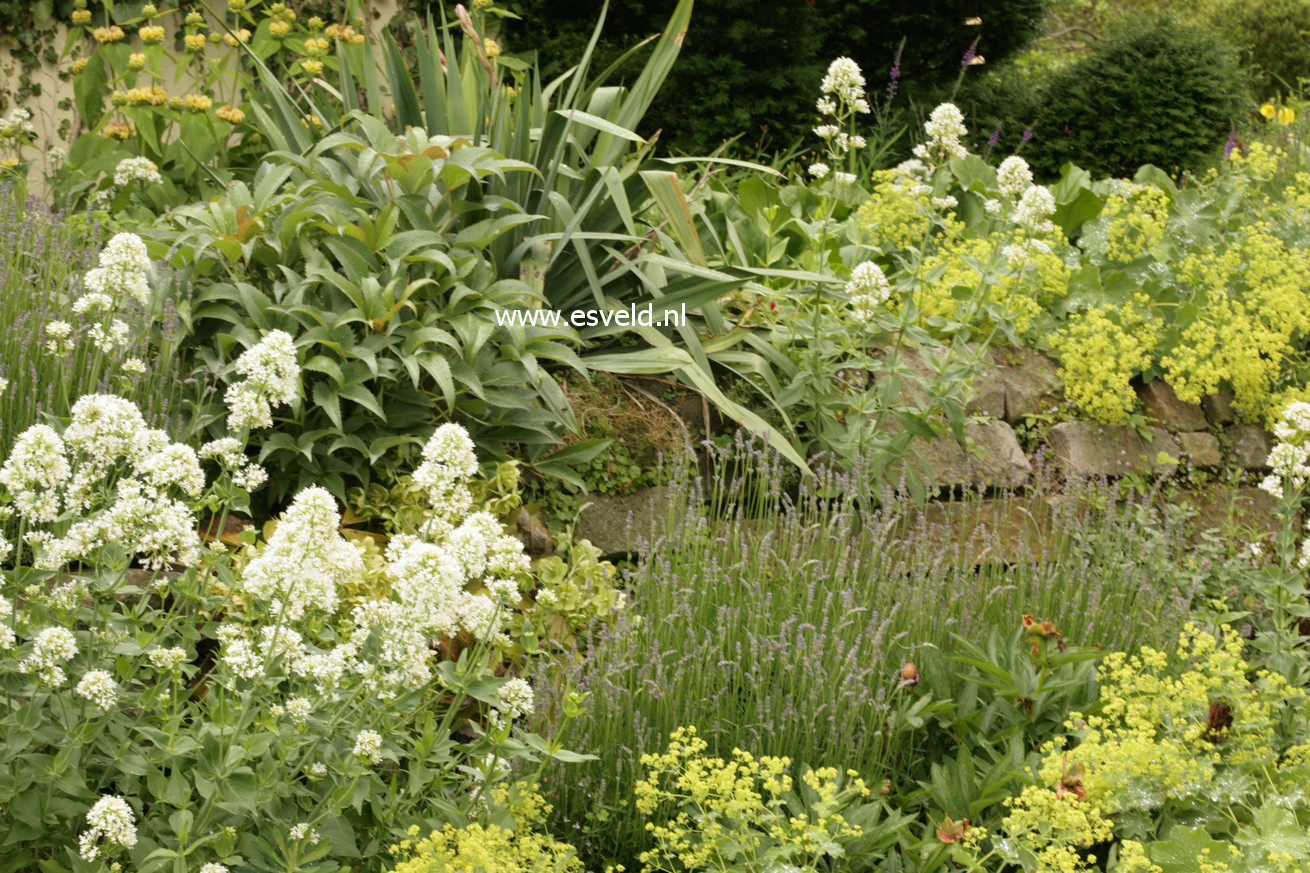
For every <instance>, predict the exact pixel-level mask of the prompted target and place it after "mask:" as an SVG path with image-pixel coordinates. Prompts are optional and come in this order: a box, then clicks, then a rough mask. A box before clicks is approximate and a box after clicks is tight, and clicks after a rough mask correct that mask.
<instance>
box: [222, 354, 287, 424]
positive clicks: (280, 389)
mask: <svg viewBox="0 0 1310 873" xmlns="http://www.w3.org/2000/svg"><path fill="white" fill-rule="evenodd" d="M236 372H237V373H238V375H240V376H242V377H244V378H242V379H241V380H240V381H238V382H234V383H233V384H232V385H230V386H228V389H227V393H226V394H224V395H223V399H224V401H225V402H226V403H227V406H228V421H227V423H228V427H230V428H233V429H236V430H257V429H259V428H265V427H272V426H273V412H272V410H273V409H275V408H277V407H279V406H290V405H291V404H293V403H295V402H296V399H297V398H298V397H299V396H300V363H299V361H298V360H297V359H296V344H295V341H294V340H293V339H292V338H291V334H289V333H287V332H286V331H283V330H274V331H269V333H268V335H267V336H265V337H264V338H263V339H262V340H260V341H259V342H258V343H256V344H255V345H253V346H251V347H250V348H248V349H246V351H245V352H243V353H242V354H241V357H239V358H237V361H236Z"/></svg>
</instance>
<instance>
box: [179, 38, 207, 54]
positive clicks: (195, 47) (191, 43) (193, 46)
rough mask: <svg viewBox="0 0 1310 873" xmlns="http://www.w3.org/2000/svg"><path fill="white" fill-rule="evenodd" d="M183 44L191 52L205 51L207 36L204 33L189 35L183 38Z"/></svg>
mask: <svg viewBox="0 0 1310 873" xmlns="http://www.w3.org/2000/svg"><path fill="white" fill-rule="evenodd" d="M182 42H183V43H184V44H185V45H186V50H187V51H189V52H198V51H204V48H205V35H204V34H203V33H188V34H187V35H186V36H185V37H183V39H182Z"/></svg>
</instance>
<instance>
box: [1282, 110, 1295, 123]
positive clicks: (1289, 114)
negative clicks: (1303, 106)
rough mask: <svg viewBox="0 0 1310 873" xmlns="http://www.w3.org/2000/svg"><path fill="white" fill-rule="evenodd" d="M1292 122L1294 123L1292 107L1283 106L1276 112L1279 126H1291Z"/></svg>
mask: <svg viewBox="0 0 1310 873" xmlns="http://www.w3.org/2000/svg"><path fill="white" fill-rule="evenodd" d="M1293 121H1296V110H1294V109H1293V108H1292V107H1290V106H1284V107H1283V108H1282V109H1280V110H1278V123H1279V124H1291V123H1292V122H1293Z"/></svg>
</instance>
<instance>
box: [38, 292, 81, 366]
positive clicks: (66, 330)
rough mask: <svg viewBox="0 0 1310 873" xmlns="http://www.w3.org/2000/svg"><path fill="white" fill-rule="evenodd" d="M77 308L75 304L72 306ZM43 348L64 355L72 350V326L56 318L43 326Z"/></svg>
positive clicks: (53, 353)
mask: <svg viewBox="0 0 1310 873" xmlns="http://www.w3.org/2000/svg"><path fill="white" fill-rule="evenodd" d="M73 308H74V309H76V308H77V306H76V304H74V306H73ZM45 335H46V343H45V348H46V351H48V352H49V353H50V354H52V355H66V354H68V353H69V352H71V351H72V350H73V339H72V337H73V326H72V325H71V324H69V323H68V322H66V321H62V320H56V321H52V322H49V323H48V324H46V326H45Z"/></svg>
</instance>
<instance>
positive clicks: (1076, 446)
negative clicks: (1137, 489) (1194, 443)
mask: <svg viewBox="0 0 1310 873" xmlns="http://www.w3.org/2000/svg"><path fill="white" fill-rule="evenodd" d="M1150 434H1151V436H1150V438H1149V439H1148V438H1144V437H1143V436H1142V435H1141V434H1140V433H1138V432H1137V429H1136V428H1133V427H1129V426H1128V425H1124V424H1099V425H1098V424H1092V423H1090V422H1086V421H1062V422H1060V423H1059V424H1057V425H1055V426H1054V427H1052V428H1051V430H1050V433H1049V434H1048V436H1047V444H1048V445H1049V447H1050V449H1051V454H1052V455H1053V457H1054V459H1055V462H1056V463H1057V464H1059V465H1060V466H1061V467H1062V468H1063V469H1064V470H1065V472H1066V473H1068V474H1071V475H1075V476H1123V475H1127V474H1129V473H1138V474H1156V475H1163V476H1172V475H1173V474H1174V472H1175V471H1176V470H1177V469H1178V464H1177V463H1176V459H1177V458H1178V455H1179V453H1180V451H1181V450H1180V448H1179V446H1178V441H1177V440H1175V439H1174V438H1173V437H1172V436H1171V435H1170V434H1169V433H1168V432H1166V431H1164V430H1162V429H1160V428H1158V427H1153V428H1151V429H1150ZM1161 452H1163V453H1164V454H1165V456H1166V458H1164V459H1162V458H1161V457H1160V453H1161Z"/></svg>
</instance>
